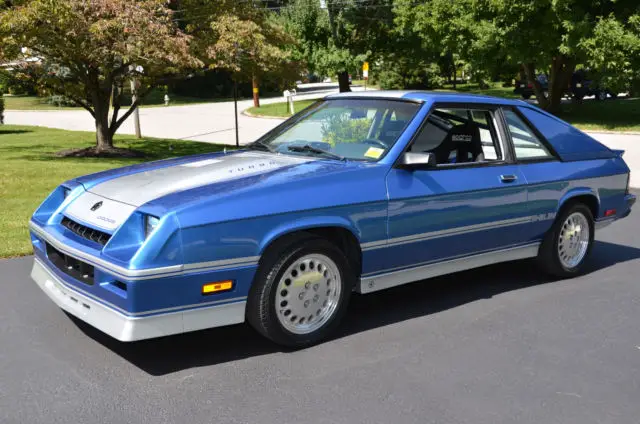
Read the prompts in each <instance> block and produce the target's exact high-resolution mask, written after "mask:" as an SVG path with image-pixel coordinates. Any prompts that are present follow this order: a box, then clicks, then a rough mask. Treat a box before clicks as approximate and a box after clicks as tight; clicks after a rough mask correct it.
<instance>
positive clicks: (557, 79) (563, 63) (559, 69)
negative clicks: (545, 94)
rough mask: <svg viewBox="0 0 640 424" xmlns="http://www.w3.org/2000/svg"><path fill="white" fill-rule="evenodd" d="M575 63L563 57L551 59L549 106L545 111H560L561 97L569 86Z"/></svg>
mask: <svg viewBox="0 0 640 424" xmlns="http://www.w3.org/2000/svg"><path fill="white" fill-rule="evenodd" d="M575 68H576V64H575V61H574V60H573V59H571V58H569V57H566V56H564V55H559V56H557V57H554V58H553V61H552V63H551V73H550V78H549V106H548V108H547V110H548V111H549V112H552V113H556V112H558V111H559V110H560V105H561V103H562V96H563V95H564V93H565V91H566V90H567V88H568V86H569V81H570V80H571V75H573V72H574V71H575Z"/></svg>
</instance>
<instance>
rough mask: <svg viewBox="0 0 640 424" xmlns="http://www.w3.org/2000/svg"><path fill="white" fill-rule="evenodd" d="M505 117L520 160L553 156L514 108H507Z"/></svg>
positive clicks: (517, 157)
mask: <svg viewBox="0 0 640 424" xmlns="http://www.w3.org/2000/svg"><path fill="white" fill-rule="evenodd" d="M504 117H505V119H506V120H507V127H508V128H509V133H510V134H511V140H513V148H514V150H515V153H516V159H518V160H521V161H522V160H538V159H547V158H551V157H553V155H552V154H551V153H549V150H547V148H546V147H545V146H544V144H543V143H542V142H541V141H540V139H539V138H538V137H537V136H536V135H535V133H534V132H533V131H532V130H531V128H530V127H529V126H528V125H527V124H526V123H525V122H524V121H523V120H522V118H520V117H519V116H518V115H517V114H516V113H515V112H514V111H513V110H511V109H505V110H504Z"/></svg>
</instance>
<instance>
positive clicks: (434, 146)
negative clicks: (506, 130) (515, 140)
mask: <svg viewBox="0 0 640 424" xmlns="http://www.w3.org/2000/svg"><path fill="white" fill-rule="evenodd" d="M409 151H410V152H414V153H427V152H429V153H433V154H434V155H435V156H436V162H437V164H438V165H445V164H456V163H458V164H459V163H471V162H487V161H496V160H501V159H502V149H501V146H500V142H499V138H498V136H497V132H496V129H495V126H494V124H493V115H492V112H491V111H489V110H479V109H435V110H434V111H433V112H432V113H431V114H430V115H429V117H428V118H427V122H426V124H425V125H424V126H423V127H422V129H421V130H420V132H419V133H418V135H417V136H416V138H415V140H414V142H413V144H412V145H411V146H410V148H409Z"/></svg>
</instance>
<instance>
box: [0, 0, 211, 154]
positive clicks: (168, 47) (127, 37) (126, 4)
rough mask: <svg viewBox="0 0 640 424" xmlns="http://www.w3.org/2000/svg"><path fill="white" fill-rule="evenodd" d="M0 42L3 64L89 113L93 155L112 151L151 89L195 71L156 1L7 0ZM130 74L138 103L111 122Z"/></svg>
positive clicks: (182, 39) (184, 40)
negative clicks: (30, 72) (30, 73)
mask: <svg viewBox="0 0 640 424" xmlns="http://www.w3.org/2000/svg"><path fill="white" fill-rule="evenodd" d="M0 43H1V44H2V52H3V55H4V56H5V58H6V59H8V60H15V61H18V63H22V65H23V66H31V67H32V68H35V69H36V71H35V72H34V78H36V79H37V82H38V83H39V84H40V85H41V86H43V87H45V88H47V89H48V90H50V91H52V92H54V93H59V94H63V95H65V96H66V97H68V98H70V99H72V100H73V101H74V102H75V103H77V104H78V105H80V106H82V107H84V108H85V109H86V110H88V111H89V113H91V115H92V116H93V117H94V118H95V122H96V131H97V136H96V141H97V150H99V151H101V150H109V149H111V148H112V147H113V144H112V138H113V135H114V134H115V132H116V131H117V129H118V128H119V127H120V125H121V124H122V123H123V122H124V120H125V119H126V118H127V117H128V116H129V115H130V114H131V113H132V112H133V110H134V109H135V108H136V107H137V106H138V104H139V102H140V99H141V97H143V96H144V94H145V93H146V92H148V91H149V90H150V89H151V87H153V86H154V85H155V84H158V83H159V82H160V81H162V80H163V79H164V78H166V77H168V76H170V75H172V74H177V73H180V72H182V71H184V70H185V69H188V68H191V67H197V66H200V62H199V61H198V60H197V59H196V58H194V57H193V56H192V54H191V53H190V49H189V43H190V37H188V36H187V35H185V34H184V33H182V32H181V31H180V30H179V29H178V28H177V26H176V24H175V22H174V20H173V12H172V11H171V10H170V9H168V8H167V7H166V2H165V1H164V0H137V1H135V2H132V1H128V0H94V1H85V0H65V1H58V0H28V1H14V2H13V5H11V7H8V8H6V9H5V10H3V11H1V12H0ZM34 58H38V59H40V61H38V62H33V61H32V60H33V59H34ZM34 63H35V64H34ZM131 77H136V78H137V79H138V81H139V84H140V88H139V90H138V91H139V92H138V94H139V96H138V100H136V102H135V103H134V104H133V105H132V106H131V107H130V108H129V110H128V111H127V112H126V113H124V115H122V116H121V117H118V112H119V109H120V98H121V94H122V87H123V84H124V83H125V80H127V79H128V78H131ZM114 87H115V90H114ZM112 93H114V96H113V104H114V108H113V112H112V114H111V117H110V118H109V112H110V110H109V103H110V99H111V97H112Z"/></svg>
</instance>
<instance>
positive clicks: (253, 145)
mask: <svg viewBox="0 0 640 424" xmlns="http://www.w3.org/2000/svg"><path fill="white" fill-rule="evenodd" d="M245 147H246V148H247V149H250V150H261V151H263V152H271V153H273V148H272V147H271V146H269V145H267V144H264V143H261V142H259V141H254V142H253V143H249V144H247V145H246V146H245Z"/></svg>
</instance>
